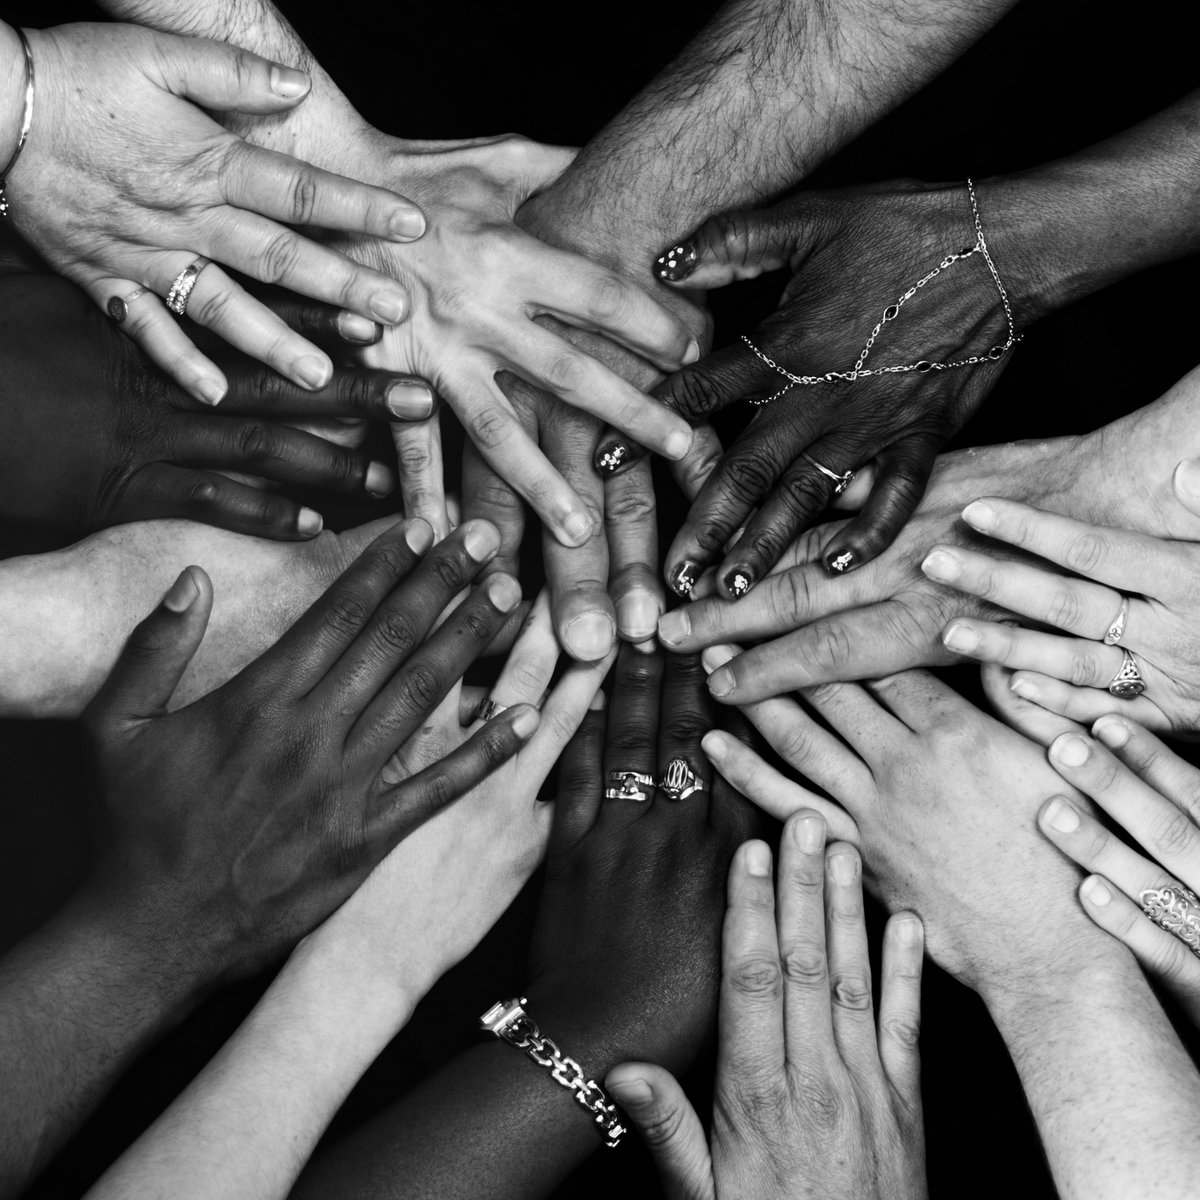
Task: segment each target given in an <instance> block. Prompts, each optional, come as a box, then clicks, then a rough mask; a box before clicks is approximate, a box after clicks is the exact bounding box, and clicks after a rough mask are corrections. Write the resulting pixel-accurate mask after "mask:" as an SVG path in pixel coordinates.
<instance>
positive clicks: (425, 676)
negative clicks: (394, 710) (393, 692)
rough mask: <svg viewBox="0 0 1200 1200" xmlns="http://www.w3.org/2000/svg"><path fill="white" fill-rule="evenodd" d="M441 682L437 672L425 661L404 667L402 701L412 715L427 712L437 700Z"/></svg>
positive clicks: (439, 694)
mask: <svg viewBox="0 0 1200 1200" xmlns="http://www.w3.org/2000/svg"><path fill="white" fill-rule="evenodd" d="M441 693H442V683H441V680H440V679H439V678H438V673H437V672H436V671H435V670H434V669H433V668H432V667H431V666H429V665H428V664H426V663H413V664H412V665H411V666H409V667H408V668H406V670H405V672H404V677H403V680H402V687H401V697H402V703H403V704H405V705H407V707H408V709H409V712H410V713H411V714H412V715H414V716H415V715H417V714H419V713H424V712H428V711H429V710H430V709H431V708H433V706H434V705H435V704H436V703H437V702H438V700H439V699H440V697H441Z"/></svg>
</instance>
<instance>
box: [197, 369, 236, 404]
mask: <svg viewBox="0 0 1200 1200" xmlns="http://www.w3.org/2000/svg"><path fill="white" fill-rule="evenodd" d="M192 387H193V389H194V391H195V395H196V399H197V400H201V401H203V402H204V403H205V404H211V405H212V406H213V408H216V407H217V405H218V404H220V403H221V401H222V400H224V399H225V393H226V392H227V391H228V390H229V385H228V384H227V383H226V382H225V380H224V379H221V378H220V377H219V376H216V375H201V376H200V378H199V379H197V380H196V381H195V383H193V384H192Z"/></svg>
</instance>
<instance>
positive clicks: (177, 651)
mask: <svg viewBox="0 0 1200 1200" xmlns="http://www.w3.org/2000/svg"><path fill="white" fill-rule="evenodd" d="M212 600H213V592H212V582H211V580H210V579H209V577H208V575H207V574H205V572H204V571H203V570H202V569H201V568H200V567H185V568H184V569H183V571H182V572H181V573H180V575H179V577H178V578H177V579H176V580H175V582H174V583H173V584H172V585H171V587H170V589H169V590H168V591H167V593H166V595H165V596H163V598H162V601H161V602H160V603H159V606H158V607H157V608H156V609H155V610H154V611H153V612H152V613H151V614H150V615H149V616H148V617H146V619H145V620H144V621H142V622H141V623H140V624H138V625H137V626H136V627H135V628H134V630H133V632H132V633H131V634H130V635H129V639H128V640H127V641H126V643H125V646H124V648H123V649H122V650H121V653H120V655H119V656H118V657H117V661H116V662H115V663H114V664H113V668H112V670H111V671H110V672H109V675H108V678H107V679H106V680H105V682H104V684H103V686H102V687H101V688H100V691H99V692H98V693H97V694H96V697H95V699H94V700H93V701H92V703H91V705H90V706H89V709H88V716H87V720H88V722H89V723H90V724H91V725H92V726H93V727H95V726H96V725H97V724H104V725H107V726H109V727H110V728H111V727H113V726H119V725H123V724H125V723H127V722H132V721H139V720H142V719H144V718H147V717H155V716H160V715H161V714H163V713H165V712H166V709H167V704H168V702H169V701H170V699H171V697H172V696H173V695H174V694H175V689H176V687H178V685H179V681H180V679H182V678H183V673H184V671H186V670H187V667H188V664H189V663H190V662H191V661H192V657H193V655H194V654H195V653H196V651H197V650H198V649H199V647H200V643H201V642H202V641H203V640H204V632H205V630H206V629H207V628H208V618H209V614H210V612H211V611H212Z"/></svg>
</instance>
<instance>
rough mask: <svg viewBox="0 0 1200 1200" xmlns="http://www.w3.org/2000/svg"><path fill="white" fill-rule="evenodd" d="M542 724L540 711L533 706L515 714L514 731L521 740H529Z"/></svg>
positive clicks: (519, 710) (513, 720) (513, 719)
mask: <svg viewBox="0 0 1200 1200" xmlns="http://www.w3.org/2000/svg"><path fill="white" fill-rule="evenodd" d="M540 722H541V718H540V717H539V716H538V710H537V709H536V708H534V707H533V705H528V706H526V707H524V708H521V709H518V710H517V712H515V713H514V714H513V718H512V731H513V733H515V734H516V735H517V737H519V738H527V737H529V736H530V735H532V734H533V732H534V730H536V729H537V727H538V725H539V723H540Z"/></svg>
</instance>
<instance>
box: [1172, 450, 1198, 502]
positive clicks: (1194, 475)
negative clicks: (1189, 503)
mask: <svg viewBox="0 0 1200 1200" xmlns="http://www.w3.org/2000/svg"><path fill="white" fill-rule="evenodd" d="M1175 488H1176V490H1177V491H1179V492H1182V493H1183V495H1185V496H1186V497H1187V498H1188V499H1189V500H1200V458H1185V459H1184V460H1183V462H1181V463H1180V464H1179V466H1177V467H1176V468H1175Z"/></svg>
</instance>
